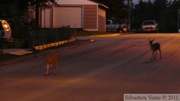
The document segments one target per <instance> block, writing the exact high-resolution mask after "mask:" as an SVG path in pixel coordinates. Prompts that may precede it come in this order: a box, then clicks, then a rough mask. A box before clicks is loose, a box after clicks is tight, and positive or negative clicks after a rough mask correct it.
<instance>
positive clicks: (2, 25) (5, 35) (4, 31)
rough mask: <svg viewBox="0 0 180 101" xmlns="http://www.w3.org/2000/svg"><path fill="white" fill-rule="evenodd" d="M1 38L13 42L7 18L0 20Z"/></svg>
mask: <svg viewBox="0 0 180 101" xmlns="http://www.w3.org/2000/svg"><path fill="white" fill-rule="evenodd" d="M0 39H1V40H3V41H5V42H12V41H13V38H12V31H11V27H10V25H9V23H8V22H7V21H6V20H0Z"/></svg>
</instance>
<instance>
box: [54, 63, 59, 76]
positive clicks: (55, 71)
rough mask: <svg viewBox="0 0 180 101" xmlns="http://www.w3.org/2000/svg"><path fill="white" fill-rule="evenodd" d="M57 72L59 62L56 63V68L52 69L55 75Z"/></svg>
mask: <svg viewBox="0 0 180 101" xmlns="http://www.w3.org/2000/svg"><path fill="white" fill-rule="evenodd" d="M58 72H59V63H56V68H55V70H54V74H55V75H56V74H58Z"/></svg>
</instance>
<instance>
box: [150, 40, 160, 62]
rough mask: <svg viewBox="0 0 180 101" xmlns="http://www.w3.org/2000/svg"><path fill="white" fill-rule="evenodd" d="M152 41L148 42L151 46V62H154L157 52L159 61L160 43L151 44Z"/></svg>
mask: <svg viewBox="0 0 180 101" xmlns="http://www.w3.org/2000/svg"><path fill="white" fill-rule="evenodd" d="M153 41H154V39H152V40H149V44H150V46H151V50H152V56H151V60H155V59H156V57H157V50H158V51H159V54H160V59H161V58H162V57H161V45H160V43H158V42H157V43H153Z"/></svg>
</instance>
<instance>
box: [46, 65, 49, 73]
mask: <svg viewBox="0 0 180 101" xmlns="http://www.w3.org/2000/svg"><path fill="white" fill-rule="evenodd" d="M48 73H49V64H47V65H46V73H45V76H47V75H48Z"/></svg>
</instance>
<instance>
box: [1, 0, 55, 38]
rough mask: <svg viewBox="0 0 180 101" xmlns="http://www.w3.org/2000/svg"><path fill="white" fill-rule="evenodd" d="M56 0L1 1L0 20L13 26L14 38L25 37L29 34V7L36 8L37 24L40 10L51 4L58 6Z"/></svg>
mask: <svg viewBox="0 0 180 101" xmlns="http://www.w3.org/2000/svg"><path fill="white" fill-rule="evenodd" d="M55 1H56V0H1V3H0V18H1V19H5V20H7V21H8V22H10V24H11V28H12V29H13V30H12V31H13V37H25V36H26V34H28V30H29V25H30V21H31V20H33V19H31V20H29V19H30V18H29V17H30V16H29V11H28V10H29V7H30V6H31V7H34V9H33V10H34V11H36V19H35V21H36V23H37V21H38V15H39V14H38V9H39V7H41V6H46V5H47V4H48V3H47V2H50V3H52V4H56V2H55Z"/></svg>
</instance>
